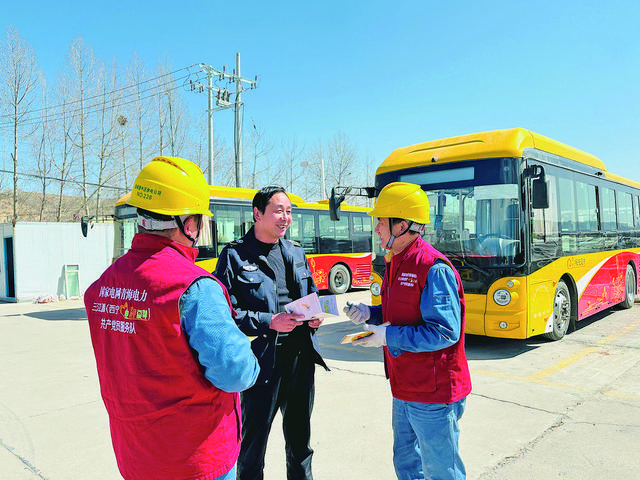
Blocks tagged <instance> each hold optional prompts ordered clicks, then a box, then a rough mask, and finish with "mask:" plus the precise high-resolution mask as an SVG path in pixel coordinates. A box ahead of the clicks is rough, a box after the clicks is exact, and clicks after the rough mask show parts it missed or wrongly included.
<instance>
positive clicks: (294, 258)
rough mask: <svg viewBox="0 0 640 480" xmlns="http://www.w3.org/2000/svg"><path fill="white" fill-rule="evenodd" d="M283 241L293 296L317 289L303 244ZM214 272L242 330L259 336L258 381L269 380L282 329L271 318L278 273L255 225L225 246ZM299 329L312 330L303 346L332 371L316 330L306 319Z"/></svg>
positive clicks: (275, 309)
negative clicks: (273, 267) (278, 330)
mask: <svg viewBox="0 0 640 480" xmlns="http://www.w3.org/2000/svg"><path fill="white" fill-rule="evenodd" d="M279 243H280V247H281V249H282V257H283V259H284V263H285V268H286V269H287V271H293V278H294V284H295V290H293V289H292V290H290V292H289V294H290V296H291V298H292V299H294V300H295V299H298V298H300V297H304V296H305V295H308V294H309V293H312V292H317V291H318V289H317V288H316V285H315V283H314V282H313V276H312V274H311V270H310V269H309V263H308V262H307V257H306V255H305V253H304V250H303V249H302V247H301V246H300V245H299V244H298V243H297V242H293V241H291V240H286V239H280V240H279ZM213 273H214V275H215V276H216V277H217V278H218V279H219V280H220V281H221V282H222V284H223V285H224V286H225V287H226V288H227V290H228V292H229V297H230V298H231V304H232V305H233V308H234V309H235V311H236V315H235V317H234V318H235V321H236V323H237V325H238V327H239V328H240V330H241V331H242V332H243V333H244V334H245V335H247V336H249V337H256V338H255V339H253V340H252V342H251V349H252V350H253V353H254V354H255V356H256V358H257V359H258V362H259V363H260V376H259V377H258V380H257V381H256V383H266V382H268V381H269V378H270V377H271V372H272V371H273V365H274V362H275V354H276V342H277V338H278V332H276V331H275V330H271V329H270V328H269V326H270V324H271V317H272V316H273V315H274V314H276V313H278V295H277V286H276V276H275V273H274V271H273V269H272V268H271V266H270V265H269V263H268V262H267V258H266V257H265V256H264V255H263V254H262V252H261V250H260V247H259V246H258V241H257V240H256V236H255V232H254V229H253V227H252V228H251V230H249V232H247V234H246V235H245V236H244V237H242V238H241V239H239V240H236V241H234V242H231V243H229V244H228V245H227V246H226V247H224V249H223V250H222V252H221V253H220V257H219V258H218V263H217V265H216V269H215V272H213ZM296 328H303V329H307V330H308V331H309V335H304V336H303V337H302V338H304V342H305V343H306V344H305V345H301V349H306V350H308V351H310V352H312V354H313V356H314V361H315V363H317V364H318V365H321V366H323V367H324V368H325V369H327V370H328V368H327V366H326V364H325V362H324V360H323V359H322V357H321V356H320V353H319V352H318V340H317V337H316V335H315V329H312V328H310V327H309V326H308V324H307V323H306V322H305V323H304V324H303V325H301V326H299V327H296ZM307 339H308V342H307Z"/></svg>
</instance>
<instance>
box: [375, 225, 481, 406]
mask: <svg viewBox="0 0 640 480" xmlns="http://www.w3.org/2000/svg"><path fill="white" fill-rule="evenodd" d="M438 259H442V260H444V261H446V262H447V263H448V264H449V262H448V261H447V259H446V258H444V256H443V255H442V254H441V253H440V252H438V251H437V250H436V249H435V248H433V247H432V246H431V245H429V244H428V243H427V242H425V241H424V240H423V239H422V238H421V237H419V238H417V239H416V241H415V242H413V243H412V244H411V245H408V246H407V247H406V248H405V249H404V250H403V251H402V252H400V253H398V254H396V255H394V256H393V257H391V262H388V263H387V268H386V271H385V274H384V279H383V281H382V312H383V319H384V321H385V322H390V324H391V325H392V326H405V325H420V324H422V323H423V319H422V314H421V312H420V297H421V296H422V291H423V290H424V287H425V285H426V282H427V275H428V273H429V270H430V269H431V267H432V265H433V264H434V263H435V261H436V260H438ZM452 269H453V272H454V273H455V276H456V280H457V283H458V296H459V298H460V309H461V317H462V318H461V327H460V328H461V332H460V339H459V340H458V342H457V343H455V344H454V345H452V346H450V347H448V348H444V349H442V350H437V351H435V352H403V353H402V354H400V355H399V356H398V357H394V356H393V355H391V354H390V353H389V350H388V348H387V347H384V359H385V370H386V373H387V377H388V378H389V382H390V384H391V393H392V394H393V396H394V397H395V398H398V399H400V400H405V401H409V402H422V403H452V402H456V401H458V400H460V399H462V398H464V397H466V396H467V395H468V394H469V392H470V391H471V376H470V374H469V366H468V364H467V357H466V355H465V351H464V318H465V303H464V292H463V290H462V282H461V280H460V276H459V275H458V272H457V271H456V269H455V268H453V267H452Z"/></svg>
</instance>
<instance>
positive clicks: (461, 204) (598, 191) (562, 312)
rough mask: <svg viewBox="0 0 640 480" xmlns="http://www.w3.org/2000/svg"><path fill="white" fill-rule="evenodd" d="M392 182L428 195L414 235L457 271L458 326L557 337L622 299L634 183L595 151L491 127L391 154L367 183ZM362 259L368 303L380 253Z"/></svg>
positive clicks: (639, 253) (630, 274)
mask: <svg viewBox="0 0 640 480" xmlns="http://www.w3.org/2000/svg"><path fill="white" fill-rule="evenodd" d="M395 181H404V182H411V183H416V184H418V185H420V186H421V187H422V189H423V190H424V191H425V192H426V193H427V194H428V196H429V200H430V207H431V211H430V218H431V223H430V224H429V225H427V227H426V229H425V232H424V234H423V236H424V238H425V240H426V241H428V242H429V243H431V244H432V245H433V246H434V247H435V248H436V249H437V250H439V251H440V252H441V253H443V254H444V255H445V256H446V257H447V258H448V259H449V260H450V262H451V263H452V264H453V265H454V266H455V267H456V269H457V270H458V272H459V273H460V276H461V278H462V282H463V286H464V291H465V299H466V312H467V314H466V326H465V332H466V333H469V334H474V335H485V336H491V337H503V338H516V339H524V338H529V337H532V336H535V335H544V336H546V337H547V338H549V339H551V340H559V339H561V338H562V337H563V336H564V335H565V334H566V333H567V331H570V330H571V329H573V328H575V324H576V322H577V321H579V320H582V319H584V318H587V317H589V316H591V315H593V314H594V313H596V312H600V311H602V310H604V309H606V308H609V307H612V306H614V305H617V306H619V307H621V308H630V307H632V306H633V304H634V300H635V295H636V292H637V291H638V277H639V276H638V265H639V264H640V183H638V182H634V181H632V180H628V179H625V178H623V177H621V176H619V175H615V174H613V173H610V172H608V171H607V169H606V167H605V165H604V163H603V162H602V161H601V160H600V159H598V158H596V157H595V156H593V155H590V154H588V153H585V152H582V151H580V150H578V149H576V148H573V147H570V146H568V145H565V144H563V143H560V142H557V141H555V140H552V139H550V138H547V137H544V136H542V135H539V134H536V133H533V132H531V131H528V130H525V129H522V128H514V129H507V130H496V131H489V132H482V133H475V134H470V135H463V136H458V137H452V138H445V139H441V140H435V141H430V142H426V143H421V144H417V145H412V146H409V147H406V148H400V149H397V150H395V151H394V152H392V153H391V155H390V156H389V157H388V158H387V159H386V160H384V161H383V162H382V164H381V165H380V167H379V168H378V169H377V171H376V177H375V189H373V188H372V189H371V191H372V192H373V193H374V195H377V193H379V192H380V190H381V189H382V188H383V187H384V186H385V185H387V184H388V183H390V182H395ZM335 188H336V192H337V193H340V192H341V190H340V189H339V188H338V187H335ZM332 202H333V203H335V198H334V199H332ZM377 248H379V247H377ZM373 262H374V266H373V270H374V272H373V275H372V284H371V290H372V296H373V298H374V303H379V298H380V297H379V293H380V285H381V281H382V276H383V274H384V261H383V258H382V255H381V254H380V253H378V254H377V255H376V256H375V257H374V260H373Z"/></svg>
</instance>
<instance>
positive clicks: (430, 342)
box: [386, 261, 462, 357]
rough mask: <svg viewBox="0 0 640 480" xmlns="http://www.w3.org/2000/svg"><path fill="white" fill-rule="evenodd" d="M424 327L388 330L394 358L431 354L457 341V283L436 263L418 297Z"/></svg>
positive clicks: (388, 342) (440, 262)
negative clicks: (407, 353)
mask: <svg viewBox="0 0 640 480" xmlns="http://www.w3.org/2000/svg"><path fill="white" fill-rule="evenodd" d="M420 311H421V312H422V319H423V320H424V324H422V325H418V326H407V327H388V328H387V332H386V334H387V348H388V349H389V352H390V353H391V355H393V356H394V357H397V356H398V355H400V354H401V353H402V352H433V351H436V350H442V349H443V348H447V347H449V346H451V345H454V344H455V343H456V342H457V341H458V340H459V339H460V329H461V324H462V321H461V318H460V299H459V297H458V283H457V281H456V277H455V274H454V273H453V270H451V267H449V265H447V264H446V263H444V262H442V261H438V262H436V263H435V264H434V265H433V266H432V267H431V269H430V270H429V274H428V275H427V284H426V285H425V288H424V290H423V291H422V296H421V298H420Z"/></svg>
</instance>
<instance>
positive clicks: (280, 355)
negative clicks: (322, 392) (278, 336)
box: [236, 342, 315, 480]
mask: <svg viewBox="0 0 640 480" xmlns="http://www.w3.org/2000/svg"><path fill="white" fill-rule="evenodd" d="M296 343H297V342H296ZM314 376H315V363H314V362H313V357H312V355H311V354H310V353H309V352H305V351H302V352H300V350H299V347H298V346H297V345H295V346H293V347H291V346H289V345H287V344H285V345H281V346H278V347H277V348H276V361H275V366H274V369H273V375H272V376H271V378H270V379H269V382H268V383H266V384H261V385H254V386H253V387H251V388H250V389H248V390H246V391H244V392H242V393H241V403H242V445H241V448H240V456H239V457H238V468H237V477H236V478H237V479H238V480H263V478H264V456H265V452H266V450H267V439H268V438H269V432H270V431H271V424H272V423H273V419H274V417H275V415H276V413H277V411H278V410H280V412H281V413H282V430H283V433H284V440H285V451H286V459H287V479H288V480H312V479H313V476H312V475H311V456H312V455H313V450H312V449H311V446H310V444H309V442H310V437H311V411H312V410H313V398H314V393H315V386H314Z"/></svg>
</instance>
